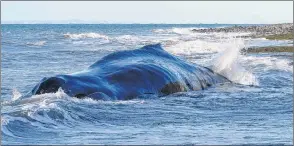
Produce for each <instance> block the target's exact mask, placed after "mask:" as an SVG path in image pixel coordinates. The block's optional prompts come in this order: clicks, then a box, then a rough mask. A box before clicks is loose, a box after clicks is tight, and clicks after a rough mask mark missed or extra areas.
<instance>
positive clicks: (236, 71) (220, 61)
mask: <svg viewBox="0 0 294 146" xmlns="http://www.w3.org/2000/svg"><path fill="white" fill-rule="evenodd" d="M223 47H225V50H224V51H222V52H220V53H218V54H217V55H216V56H215V58H214V59H213V61H212V65H211V68H212V69H213V70H214V71H215V72H217V73H219V74H221V75H223V76H225V77H227V78H228V79H229V80H231V81H233V82H235V83H240V84H244V85H259V82H258V80H257V78H256V77H255V76H254V74H253V73H252V72H251V71H248V69H246V68H245V67H244V66H243V65H242V63H241V61H240V60H242V58H244V56H243V55H241V54H240V50H241V49H243V48H244V47H245V44H244V41H243V40H242V39H232V41H231V42H230V43H226V45H224V46H223Z"/></svg>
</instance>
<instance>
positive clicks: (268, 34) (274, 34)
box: [192, 23, 293, 53]
mask: <svg viewBox="0 0 294 146" xmlns="http://www.w3.org/2000/svg"><path fill="white" fill-rule="evenodd" d="M192 31H193V32H195V33H197V32H198V33H215V32H216V33H220V32H224V33H238V32H242V33H248V34H247V35H243V36H240V37H242V38H265V39H268V40H293V23H281V24H268V25H252V26H238V25H235V26H232V27H224V28H209V29H193V30H192ZM292 44H293V42H292ZM244 50H245V49H244ZM246 51H247V52H248V53H261V52H293V46H266V47H258V46H256V47H250V48H248V49H246Z"/></svg>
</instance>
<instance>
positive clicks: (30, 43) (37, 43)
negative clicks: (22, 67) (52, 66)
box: [27, 41, 46, 46]
mask: <svg viewBox="0 0 294 146" xmlns="http://www.w3.org/2000/svg"><path fill="white" fill-rule="evenodd" d="M45 43H46V41H38V42H27V45H29V46H43V45H45Z"/></svg>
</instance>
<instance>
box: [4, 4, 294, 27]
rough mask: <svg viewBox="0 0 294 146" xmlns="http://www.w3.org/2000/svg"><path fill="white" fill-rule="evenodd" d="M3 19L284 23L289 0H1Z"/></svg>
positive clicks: (288, 17) (290, 17) (290, 11)
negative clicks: (115, 0)
mask: <svg viewBox="0 0 294 146" xmlns="http://www.w3.org/2000/svg"><path fill="white" fill-rule="evenodd" d="M1 20H2V22H4V23H7V22H17V23H25V22H29V23H34V22H43V23H44V22H45V23H68V22H74V21H76V22H88V23H284V22H293V2H292V1H282V2H280V1H259V2H256V1H242V2H241V1H235V2H229V1H219V2H212V1H209V2H205V1H193V2H192V1H191V2H190V1H188V2H187V1H186V2H181V1H176V2H175V1H161V2H156V1H137V2H131V1H129V2H126V1H125V2H105V1H87V2H81V1H63V2H58V1H51V2H48V1H47V2H37V1H35V2H34V1H23V2H13V1H4V2H1Z"/></svg>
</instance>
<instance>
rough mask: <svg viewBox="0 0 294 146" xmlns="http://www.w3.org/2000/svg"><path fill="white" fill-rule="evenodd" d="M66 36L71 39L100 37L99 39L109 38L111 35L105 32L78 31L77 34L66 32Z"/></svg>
mask: <svg viewBox="0 0 294 146" xmlns="http://www.w3.org/2000/svg"><path fill="white" fill-rule="evenodd" d="M63 36H64V37H65V38H70V39H82V38H99V39H105V40H108V39H109V37H108V36H106V35H103V34H99V33H93V32H90V33H77V34H71V33H66V34H64V35H63Z"/></svg>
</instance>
